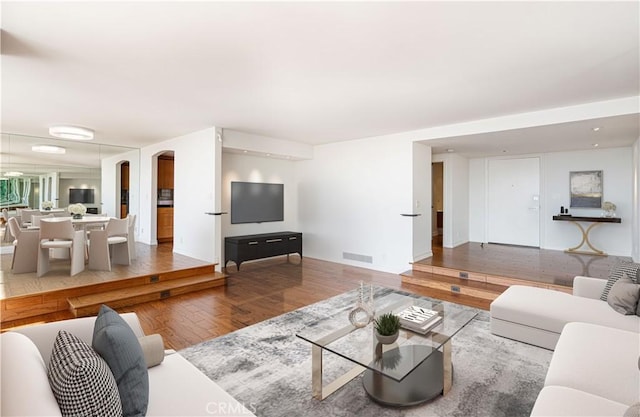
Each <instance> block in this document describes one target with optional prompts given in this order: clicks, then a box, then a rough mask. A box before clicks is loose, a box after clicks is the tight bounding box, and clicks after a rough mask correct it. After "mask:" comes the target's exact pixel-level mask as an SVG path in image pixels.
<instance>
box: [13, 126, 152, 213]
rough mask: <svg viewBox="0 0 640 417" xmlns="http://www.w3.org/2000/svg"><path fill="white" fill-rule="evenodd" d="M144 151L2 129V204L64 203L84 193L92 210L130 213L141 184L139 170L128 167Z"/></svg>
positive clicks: (14, 207)
mask: <svg viewBox="0 0 640 417" xmlns="http://www.w3.org/2000/svg"><path fill="white" fill-rule="evenodd" d="M139 155H140V153H139V150H138V149H135V148H128V147H123V146H113V145H103V144H96V143H90V142H78V141H67V140H59V139H52V138H46V137H35V136H25V135H16V134H9V133H2V138H1V143H0V157H1V158H0V206H1V207H3V208H5V207H6V208H8V209H10V210H13V209H16V208H23V207H32V208H40V207H42V202H44V201H50V202H51V203H52V204H53V207H54V208H64V207H67V206H68V205H69V204H70V203H71V202H76V200H77V199H78V196H84V197H83V198H84V200H83V201H82V203H83V204H85V205H86V206H87V208H88V209H89V211H90V212H97V213H108V214H109V215H111V216H115V217H126V214H127V213H128V212H129V211H130V210H131V206H130V195H131V194H137V190H138V189H139V178H137V172H138V170H137V168H136V169H133V170H131V169H129V168H130V166H134V167H138V164H139ZM112 177H113V178H112ZM70 200H72V201H70ZM123 214H124V216H123Z"/></svg>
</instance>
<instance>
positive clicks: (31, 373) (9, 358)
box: [0, 332, 62, 416]
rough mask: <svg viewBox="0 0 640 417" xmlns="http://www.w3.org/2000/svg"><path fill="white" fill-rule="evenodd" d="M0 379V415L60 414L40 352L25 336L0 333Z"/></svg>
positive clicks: (13, 333)
mask: <svg viewBox="0 0 640 417" xmlns="http://www.w3.org/2000/svg"><path fill="white" fill-rule="evenodd" d="M0 381H2V384H1V386H2V387H1V388H2V389H1V391H0V398H2V401H1V403H2V405H1V408H0V415H3V416H60V415H62V414H61V413H60V408H59V407H58V403H57V401H56V398H55V397H54V395H53V392H52V391H51V387H50V386H49V380H48V379H47V368H46V366H45V364H44V361H43V360H42V356H40V352H39V351H38V348H37V347H36V345H35V344H34V343H33V342H32V341H31V339H29V338H28V337H26V336H24V335H22V334H19V333H15V332H6V333H3V334H1V335H0Z"/></svg>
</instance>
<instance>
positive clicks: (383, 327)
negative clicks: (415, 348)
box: [374, 313, 400, 344]
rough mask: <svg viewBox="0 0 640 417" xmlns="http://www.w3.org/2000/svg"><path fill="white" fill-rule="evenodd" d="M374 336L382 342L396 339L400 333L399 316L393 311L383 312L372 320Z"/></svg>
mask: <svg viewBox="0 0 640 417" xmlns="http://www.w3.org/2000/svg"><path fill="white" fill-rule="evenodd" d="M374 325H375V330H376V338H377V339H378V341H379V342H380V343H382V344H390V343H393V342H395V341H396V340H397V339H398V334H399V333H400V317H398V316H396V315H395V314H393V313H385V314H383V315H381V316H380V317H378V318H377V319H375V321H374Z"/></svg>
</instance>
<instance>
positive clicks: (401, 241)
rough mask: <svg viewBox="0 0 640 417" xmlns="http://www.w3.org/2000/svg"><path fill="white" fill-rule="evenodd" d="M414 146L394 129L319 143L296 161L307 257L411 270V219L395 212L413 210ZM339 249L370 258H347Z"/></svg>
mask: <svg viewBox="0 0 640 417" xmlns="http://www.w3.org/2000/svg"><path fill="white" fill-rule="evenodd" d="M412 152H413V147H412V140H411V136H409V135H393V136H388V137H376V138H367V139H361V140H353V141H347V142H337V143H332V144H326V145H320V146H317V147H316V148H315V149H314V159H313V160H310V161H301V162H297V168H298V170H297V178H298V204H299V207H298V212H299V226H300V230H301V231H302V232H303V233H304V252H305V255H306V256H310V257H313V258H318V259H323V260H327V261H332V262H339V263H343V264H349V265H357V266H360V267H364V268H371V269H376V270H381V271H388V272H396V273H397V272H401V271H406V270H408V269H410V265H409V264H410V262H411V261H412V260H413V259H412V258H413V219H412V218H411V217H403V216H400V214H401V213H412V212H413V210H414V209H413V186H412V179H413V167H412V163H411V162H412ZM425 163H426V164H427V166H428V164H429V161H425ZM428 201H429V202H428V203H427V204H428V206H430V204H431V203H430V201H431V199H430V197H429V198H428ZM428 233H429V232H428V230H427V231H426V234H427V235H426V238H430V236H429V234H428ZM344 252H347V253H351V254H355V255H362V256H364V257H371V263H369V262H366V261H358V260H350V259H345V258H344V257H343V253H344ZM360 259H362V258H360Z"/></svg>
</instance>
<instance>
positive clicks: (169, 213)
mask: <svg viewBox="0 0 640 417" xmlns="http://www.w3.org/2000/svg"><path fill="white" fill-rule="evenodd" d="M157 235H158V243H163V242H172V241H173V207H158V233H157Z"/></svg>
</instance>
